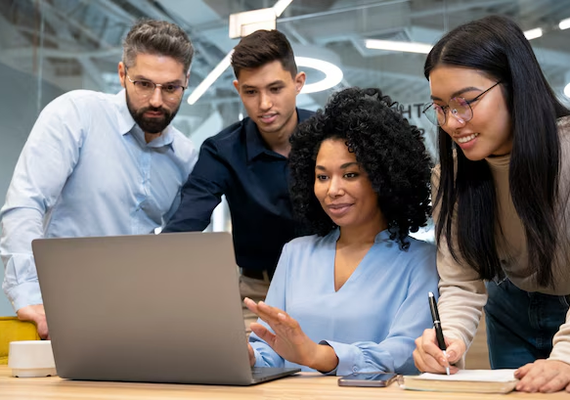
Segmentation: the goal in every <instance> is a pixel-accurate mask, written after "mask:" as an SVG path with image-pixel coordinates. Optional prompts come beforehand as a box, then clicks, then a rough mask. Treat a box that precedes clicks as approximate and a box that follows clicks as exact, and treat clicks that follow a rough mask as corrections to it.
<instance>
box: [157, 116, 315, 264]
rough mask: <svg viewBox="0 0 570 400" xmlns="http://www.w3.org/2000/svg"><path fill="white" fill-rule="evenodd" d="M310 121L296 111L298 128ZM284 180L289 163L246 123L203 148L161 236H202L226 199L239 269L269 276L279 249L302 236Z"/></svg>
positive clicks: (216, 138)
mask: <svg viewBox="0 0 570 400" xmlns="http://www.w3.org/2000/svg"><path fill="white" fill-rule="evenodd" d="M311 115H313V112H312V111H308V110H301V109H297V116H298V118H299V122H301V121H304V120H306V119H307V118H309V117H310V116H311ZM288 177H289V167H288V159H287V158H286V157H284V156H282V155H281V154H278V153H276V152H274V151H272V150H270V149H269V148H268V147H267V145H266V144H265V142H264V140H263V138H262V137H261V135H260V133H259V130H258V129H257V125H256V124H255V123H254V122H253V121H252V120H251V119H250V118H245V119H243V120H242V121H240V122H237V123H235V124H233V125H230V126H229V127H227V128H226V129H224V130H223V131H221V132H220V133H219V134H217V135H215V136H213V137H211V138H208V139H207V140H206V141H205V142H204V144H203V145H202V147H201V149H200V155H199V158H198V162H197V163H196V166H195V167H194V170H193V171H192V173H191V174H190V176H189V178H188V181H187V182H186V184H185V185H184V187H183V188H182V198H181V203H180V206H179V208H178V210H177V211H176V212H175V213H174V215H173V216H172V218H171V219H170V221H169V222H168V224H167V226H166V228H165V229H164V230H163V232H187V231H202V230H204V229H205V228H206V227H207V226H208V224H209V223H210V217H211V215H212V211H213V210H214V208H215V207H216V206H217V205H218V204H219V203H220V201H221V196H222V195H226V199H227V201H228V205H229V208H230V213H231V219H232V232H233V240H234V247H235V253H236V261H237V264H238V266H240V267H241V268H247V269H255V270H268V271H270V272H273V271H274V270H275V267H276V265H277V261H278V260H279V256H280V254H281V249H282V248H283V245H284V244H285V243H287V242H288V241H290V240H291V239H293V238H295V237H297V236H299V235H300V234H301V233H302V230H301V227H300V226H299V225H298V224H297V223H296V222H295V221H294V219H293V215H292V208H291V200H290V197H289V188H288Z"/></svg>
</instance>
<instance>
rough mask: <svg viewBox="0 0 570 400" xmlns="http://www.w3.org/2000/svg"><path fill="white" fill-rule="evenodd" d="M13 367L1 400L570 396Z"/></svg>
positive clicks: (0, 387)
mask: <svg viewBox="0 0 570 400" xmlns="http://www.w3.org/2000/svg"><path fill="white" fill-rule="evenodd" d="M10 373H11V371H10V369H9V368H8V367H7V366H5V365H2V366H0V399H2V400H21V399H26V400H29V399H34V400H36V399H50V400H75V399H77V400H80V399H81V400H83V399H89V400H100V399H110V400H139V399H141V400H145V399H149V400H150V399H153V400H155V399H160V400H168V399H224V400H232V399H240V400H241V399H243V400H246V399H247V400H252V399H288V400H297V399H311V400H319V399H323V400H324V399H351V400H352V399H383V400H384V399H386V400H401V399H428V400H429V399H432V400H439V399H460V400H461V399H472V400H485V399H501V400H506V399H509V398H517V399H548V400H559V399H560V400H561V399H565V400H568V399H569V398H570V394H568V393H566V392H560V393H555V394H549V395H540V394H526V393H517V392H513V393H510V394H508V395H484V394H470V393H435V392H413V391H409V390H402V389H400V388H399V387H398V385H397V384H392V385H391V386H390V387H388V388H351V387H339V386H338V385H337V378H336V377H329V376H322V375H317V374H300V375H297V376H293V377H289V378H284V379H279V380H276V381H273V382H268V383H262V384H260V385H255V386H249V387H236V386H201V385H170V384H169V385H166V384H151V383H119V382H89V381H67V380H63V379H60V378H57V377H53V378H13V377H12V376H11V375H10Z"/></svg>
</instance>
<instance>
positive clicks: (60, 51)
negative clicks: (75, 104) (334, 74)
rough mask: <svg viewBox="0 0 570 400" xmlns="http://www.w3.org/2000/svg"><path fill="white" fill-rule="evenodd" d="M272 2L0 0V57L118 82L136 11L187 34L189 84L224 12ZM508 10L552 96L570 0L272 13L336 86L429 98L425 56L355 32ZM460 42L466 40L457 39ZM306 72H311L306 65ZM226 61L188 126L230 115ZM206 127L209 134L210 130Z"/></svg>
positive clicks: (304, 3) (312, 102) (221, 31)
mask: <svg viewBox="0 0 570 400" xmlns="http://www.w3.org/2000/svg"><path fill="white" fill-rule="evenodd" d="M275 1H276V0H89V1H88V0H0V62H2V63H5V64H8V65H9V66H12V67H13V68H15V69H17V70H20V71H24V72H28V73H30V74H33V75H34V76H36V77H37V76H38V75H40V78H41V79H44V80H46V81H48V82H50V83H52V84H55V85H57V86H59V87H61V88H62V89H63V90H71V89H77V88H89V89H94V90H102V91H107V92H115V91H117V90H118V89H119V84H118V78H117V73H116V71H117V62H118V61H119V60H120V57H121V40H122V38H123V37H124V35H125V34H126V32H127V31H128V30H129V27H130V26H131V24H132V23H133V22H134V21H135V20H136V19H138V18H141V17H149V18H157V19H166V20H170V21H173V22H176V23H178V24H179V25H181V26H182V27H183V28H184V29H185V30H186V31H187V32H188V34H189V35H190V37H191V39H192V41H193V43H194V45H195V48H196V56H195V59H194V62H193V65H192V70H191V79H190V88H189V90H188V91H187V92H191V90H192V89H193V88H194V87H196V86H197V85H198V84H199V83H200V82H201V80H202V79H203V78H204V76H206V75H207V74H208V73H209V72H210V71H211V70H212V69H213V68H214V66H215V65H217V63H218V62H219V61H220V60H221V59H222V58H223V57H224V55H225V54H226V53H227V52H228V51H229V50H230V49H231V48H232V47H233V46H235V44H236V43H237V40H236V39H229V37H228V17H229V15H230V14H231V13H236V12H241V11H248V10H254V9H259V8H266V7H272V6H273V4H274V3H275ZM497 13H498V14H504V15H508V16H511V17H513V18H515V19H516V20H517V21H518V22H519V24H520V25H521V26H522V27H523V29H530V28H535V27H541V28H543V30H544V32H545V34H544V36H543V37H541V38H538V39H535V40H533V41H532V43H533V46H534V47H535V50H536V52H537V55H538V57H539V59H540V61H541V64H542V66H543V68H544V71H545V73H546V75H547V77H548V79H549V80H550V82H551V84H552V85H553V87H554V88H555V90H556V91H557V93H558V94H559V95H560V96H562V90H563V88H564V86H565V85H566V84H567V83H568V82H570V29H569V30H565V31H561V30H559V29H558V22H559V21H560V20H561V19H564V18H569V17H570V0H477V1H471V0H469V1H468V0H383V1H379V0H376V1H372V0H294V1H293V3H292V4H291V5H290V6H289V7H288V8H287V9H286V11H285V12H284V14H283V15H282V16H281V17H280V18H279V19H278V20H277V28H278V29H279V30H281V31H283V32H284V33H285V34H286V35H287V36H288V37H289V39H290V40H291V42H292V43H293V44H295V45H316V46H319V47H322V48H326V49H329V50H331V51H333V52H334V53H336V54H337V55H338V57H340V60H341V68H342V70H343V72H344V80H343V82H342V83H341V85H339V87H338V88H340V87H344V86H378V87H380V88H382V89H383V90H384V92H386V93H387V94H389V95H391V96H392V97H393V98H395V99H396V100H398V101H400V102H401V103H404V104H409V105H413V104H417V103H421V102H423V101H426V99H427V98H428V96H429V92H428V86H427V82H426V81H425V79H424V78H423V76H422V68H423V61H424V59H425V55H422V54H412V53H394V52H387V51H379V50H369V49H366V48H365V46H364V40H365V39H369V38H376V39H394V40H404V41H418V42H424V43H434V42H435V41H436V40H437V39H438V38H439V37H440V36H441V35H442V34H443V32H445V31H446V30H448V29H450V28H453V27H455V26H457V25H459V24H461V23H463V22H466V21H469V20H472V19H476V18H480V17H483V16H485V15H488V14H497ZM466 45H468V44H466ZM308 72H309V80H312V79H315V78H314V76H315V75H316V73H315V71H308ZM232 80H233V76H232V72H231V70H230V69H228V70H227V71H226V72H225V74H224V75H222V77H221V78H220V79H218V80H217V81H216V83H215V84H214V85H213V86H212V87H211V88H210V90H209V91H208V92H207V93H206V94H205V95H204V96H203V97H202V98H201V99H200V100H199V101H198V102H197V103H196V104H195V105H193V106H190V105H187V104H185V105H184V106H183V107H182V108H181V112H180V114H181V115H182V117H181V118H182V119H183V120H185V121H186V123H187V128H188V133H190V134H191V132H192V131H193V130H194V129H196V128H197V127H199V126H200V125H201V124H202V123H203V121H204V120H205V119H206V118H207V117H208V116H209V115H211V114H212V113H214V112H217V113H219V114H220V115H221V116H222V119H223V120H224V123H230V122H232V121H235V120H236V116H237V114H238V113H239V112H240V111H241V105H240V102H239V98H238V96H237V94H236V93H235V91H234V89H233V86H232V84H231V81H232ZM330 92H331V91H328V92H320V93H315V94H312V95H302V96H301V97H300V98H299V103H300V105H302V106H304V107H308V108H317V107H319V106H321V105H323V104H324V102H325V100H326V98H327V96H328V95H329V94H330ZM213 133H215V132H212V134H213Z"/></svg>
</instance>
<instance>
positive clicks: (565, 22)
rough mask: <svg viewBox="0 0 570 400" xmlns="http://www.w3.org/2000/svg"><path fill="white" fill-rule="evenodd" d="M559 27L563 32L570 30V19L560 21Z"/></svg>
mask: <svg viewBox="0 0 570 400" xmlns="http://www.w3.org/2000/svg"><path fill="white" fill-rule="evenodd" d="M558 27H559V28H560V29H562V30H564V29H568V28H570V18H566V19H563V20H562V21H560V23H559V24H558Z"/></svg>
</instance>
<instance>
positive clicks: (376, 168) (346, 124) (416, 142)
mask: <svg viewBox="0 0 570 400" xmlns="http://www.w3.org/2000/svg"><path fill="white" fill-rule="evenodd" d="M335 138H338V139H342V140H344V141H345V142H346V144H347V146H348V149H349V151H351V152H354V154H355V156H356V160H357V162H358V163H359V164H360V166H361V167H362V168H363V169H364V171H366V173H367V174H368V179H370V182H371V184H372V188H373V189H374V191H375V192H376V193H377V195H378V205H379V208H380V210H381V212H382V214H383V215H384V217H385V218H386V221H387V223H388V227H389V230H390V232H391V234H392V239H396V240H398V241H399V243H400V245H401V246H402V247H404V248H405V247H407V242H406V239H405V238H406V236H407V235H408V233H409V232H416V231H417V230H418V229H419V228H420V227H421V226H425V224H426V221H427V218H428V216H429V214H430V211H431V207H430V206H429V195H430V189H429V181H430V175H431V160H430V157H429V154H428V152H427V150H426V148H425V145H424V142H423V138H422V136H421V132H420V130H419V129H418V128H416V127H415V126H413V125H410V124H409V123H408V121H407V120H406V119H405V118H404V117H403V116H402V114H401V112H400V110H399V109H398V107H397V103H394V102H393V101H392V100H391V99H390V97H388V96H384V95H383V94H382V92H381V91H380V89H376V88H369V89H360V88H348V89H344V90H342V91H340V92H337V93H335V94H333V95H332V97H331V98H330V100H329V101H328V103H327V105H326V106H325V109H324V110H322V109H320V110H318V111H317V113H316V114H315V115H314V116H312V117H311V118H309V119H308V120H306V121H304V122H302V123H301V124H299V126H298V129H297V131H296V132H295V133H293V135H292V136H291V138H290V141H291V152H290V154H289V165H290V171H291V187H290V192H291V200H292V202H293V208H294V211H295V214H296V216H297V218H299V220H300V221H302V222H303V223H305V224H306V225H307V228H308V229H309V232H308V233H312V234H318V235H321V236H323V235H326V234H327V233H328V232H330V231H331V230H332V229H334V228H335V225H334V223H333V221H332V220H331V219H330V217H329V216H328V215H327V214H326V213H325V211H324V210H323V208H322V206H321V204H320V203H319V201H318V199H317V198H316V196H315V193H314V184H315V163H316V156H317V154H318V151H319V148H320V146H321V143H322V142H323V141H324V140H326V139H335Z"/></svg>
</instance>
